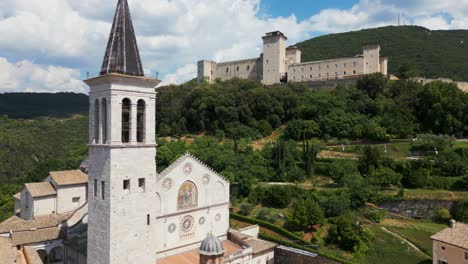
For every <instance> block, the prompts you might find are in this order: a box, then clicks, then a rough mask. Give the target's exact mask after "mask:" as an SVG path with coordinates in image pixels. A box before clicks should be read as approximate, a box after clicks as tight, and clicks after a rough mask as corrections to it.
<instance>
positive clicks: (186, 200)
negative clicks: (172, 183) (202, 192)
mask: <svg viewBox="0 0 468 264" xmlns="http://www.w3.org/2000/svg"><path fill="white" fill-rule="evenodd" d="M197 204H198V191H197V187H196V186H195V184H194V183H193V182H191V181H186V182H184V183H183V184H182V186H180V188H179V193H178V199H177V209H178V210H183V209H188V208H193V207H196V206H197Z"/></svg>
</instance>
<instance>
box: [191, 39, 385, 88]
mask: <svg viewBox="0 0 468 264" xmlns="http://www.w3.org/2000/svg"><path fill="white" fill-rule="evenodd" d="M262 39H263V53H262V54H260V57H258V58H252V59H245V60H238V61H228V62H215V61H208V60H202V61H199V62H198V79H199V80H203V79H207V80H208V81H210V82H212V81H214V80H216V79H218V78H219V79H221V80H229V79H232V78H241V79H252V80H259V81H261V82H262V83H263V84H266V85H271V84H276V83H287V82H312V81H326V80H334V79H353V78H357V77H359V76H361V75H364V74H370V73H376V72H380V73H382V74H383V75H387V65H388V58H387V57H381V56H380V46H379V45H367V46H364V47H363V48H362V50H363V51H362V54H359V55H356V56H354V57H350V58H340V59H330V60H321V61H309V62H301V50H300V49H299V48H298V47H297V46H289V47H286V41H287V38H286V36H285V35H284V34H283V33H281V32H280V31H274V32H269V33H266V35H265V36H263V37H262Z"/></svg>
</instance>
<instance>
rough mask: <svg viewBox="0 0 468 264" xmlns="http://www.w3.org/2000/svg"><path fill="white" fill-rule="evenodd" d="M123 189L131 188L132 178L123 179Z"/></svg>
mask: <svg viewBox="0 0 468 264" xmlns="http://www.w3.org/2000/svg"><path fill="white" fill-rule="evenodd" d="M123 189H124V190H130V180H124V181H123Z"/></svg>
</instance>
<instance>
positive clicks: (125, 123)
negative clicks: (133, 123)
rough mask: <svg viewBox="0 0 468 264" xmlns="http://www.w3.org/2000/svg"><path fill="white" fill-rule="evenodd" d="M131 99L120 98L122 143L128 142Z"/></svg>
mask: <svg viewBox="0 0 468 264" xmlns="http://www.w3.org/2000/svg"><path fill="white" fill-rule="evenodd" d="M131 112H132V101H130V99H128V98H124V99H123V100H122V143H128V142H130V117H131Z"/></svg>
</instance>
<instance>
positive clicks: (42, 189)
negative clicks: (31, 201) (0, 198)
mask: <svg viewBox="0 0 468 264" xmlns="http://www.w3.org/2000/svg"><path fill="white" fill-rule="evenodd" d="M24 187H25V188H26V189H27V190H28V192H29V193H30V194H31V196H32V197H33V198H38V197H45V196H51V195H56V194H57V192H56V191H55V189H54V187H53V186H52V185H51V184H50V183H49V182H35V183H25V184H24Z"/></svg>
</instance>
